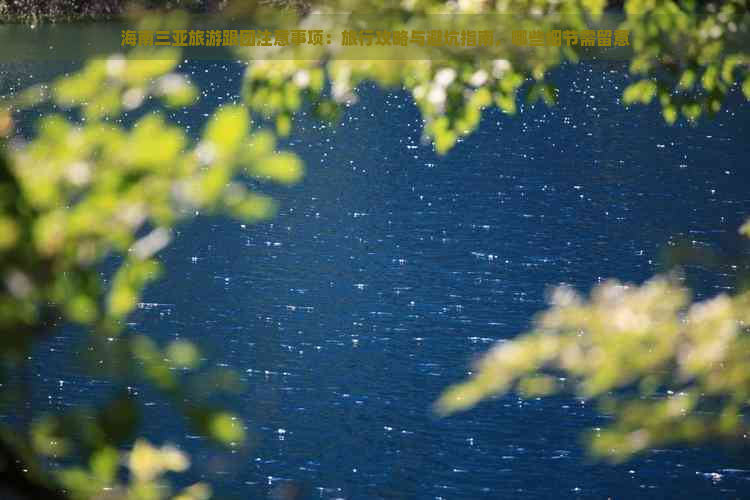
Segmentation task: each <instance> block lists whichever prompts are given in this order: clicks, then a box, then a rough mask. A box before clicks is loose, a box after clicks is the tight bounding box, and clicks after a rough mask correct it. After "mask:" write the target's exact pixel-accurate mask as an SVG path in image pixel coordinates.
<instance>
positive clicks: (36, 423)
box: [0, 19, 302, 500]
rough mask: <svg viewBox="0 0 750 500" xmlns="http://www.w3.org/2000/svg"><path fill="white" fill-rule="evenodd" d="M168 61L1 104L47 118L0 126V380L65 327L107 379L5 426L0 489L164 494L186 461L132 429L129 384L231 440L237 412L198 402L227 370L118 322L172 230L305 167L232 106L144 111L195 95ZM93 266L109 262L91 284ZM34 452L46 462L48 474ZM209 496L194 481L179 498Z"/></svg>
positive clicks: (134, 61)
mask: <svg viewBox="0 0 750 500" xmlns="http://www.w3.org/2000/svg"><path fill="white" fill-rule="evenodd" d="M144 22H153V21H144ZM160 22H169V19H167V20H162V21H160ZM146 56H147V57H146ZM179 61H180V53H179V51H177V50H173V49H171V48H169V49H166V50H162V51H160V52H158V53H156V52H151V53H149V54H142V53H138V52H133V53H131V54H130V55H129V56H128V57H124V56H116V57H111V58H109V59H103V60H93V61H90V62H89V63H87V64H86V66H85V67H84V68H83V69H82V70H81V71H80V72H78V73H75V74H72V75H70V76H65V77H62V78H60V79H58V80H56V81H55V82H53V83H52V84H51V85H49V86H46V85H45V86H39V87H34V88H32V89H29V90H27V91H25V92H23V93H22V94H20V95H19V96H17V98H16V99H15V102H14V103H11V104H12V105H14V106H15V107H23V108H28V107H30V106H35V105H36V106H40V107H39V108H35V109H36V110H42V112H43V114H44V117H43V118H42V119H40V120H39V121H38V124H37V128H36V132H35V133H34V134H33V138H32V139H31V140H30V141H28V142H26V141H25V140H24V139H23V138H22V137H21V136H12V133H11V130H12V127H13V123H12V119H11V118H10V114H8V113H6V114H4V115H3V117H2V120H0V122H2V124H3V129H4V130H3V131H4V133H5V135H6V136H8V135H10V136H11V137H10V139H9V144H7V145H6V144H3V149H2V157H1V158H0V160H1V163H0V279H1V280H2V281H0V366H1V367H2V377H3V381H4V382H5V381H18V380H22V379H23V371H24V369H25V367H26V366H27V363H28V360H29V354H30V353H31V352H32V348H33V347H34V346H35V345H36V344H37V343H38V342H39V341H41V340H42V339H43V338H44V337H46V336H50V335H54V334H55V333H56V332H57V331H59V328H61V327H62V326H65V327H66V328H69V329H70V330H72V331H75V332H76V333H77V334H78V335H79V339H80V341H81V342H82V343H83V345H84V347H83V349H82V351H83V352H84V353H86V356H85V357H86V361H87V369H88V370H89V372H90V375H91V376H92V377H96V378H99V379H101V378H105V377H106V378H108V379H109V380H110V381H111V385H110V390H109V393H110V394H109V396H108V397H106V398H104V401H103V402H102V403H101V404H96V405H94V404H93V403H92V404H91V406H86V405H81V404H79V405H77V406H76V408H75V409H74V410H71V411H67V412H64V413H56V412H53V413H48V412H35V413H34V414H33V415H31V418H32V420H31V422H24V421H23V419H19V420H17V421H15V420H14V421H13V422H8V423H6V424H4V425H3V429H4V430H3V432H2V435H1V436H0V466H3V465H2V464H6V465H4V466H3V467H5V474H6V475H7V474H9V473H10V472H11V469H12V467H16V468H20V469H23V470H27V471H28V473H24V474H23V475H22V476H21V477H20V478H19V480H18V481H16V482H13V481H6V483H8V484H5V483H4V484H2V485H0V486H2V487H6V488H10V489H11V490H13V493H14V494H20V495H23V496H26V497H29V496H31V497H41V496H44V497H45V498H47V497H49V498H55V497H57V496H59V495H61V494H62V493H61V492H63V491H64V492H65V493H66V495H69V496H71V497H73V498H81V499H89V498H94V497H97V498H99V497H100V495H105V496H106V498H108V499H128V500H158V499H162V498H167V497H170V498H171V496H172V495H173V492H172V490H171V489H170V488H169V483H168V482H166V481H165V480H164V477H163V474H164V473H166V472H170V471H175V472H179V471H182V470H184V469H186V468H187V466H188V464H189V462H188V459H187V457H186V456H184V454H182V453H180V452H179V451H177V450H176V449H175V448H173V447H169V446H167V447H153V446H151V445H149V444H148V443H146V442H145V441H143V440H138V439H137V438H136V437H137V434H138V432H139V428H138V421H139V415H140V405H139V397H138V394H139V393H138V390H131V389H132V387H136V388H137V387H140V386H141V385H143V384H149V385H151V386H153V387H155V388H156V389H158V390H159V391H161V394H162V395H163V397H164V398H165V399H166V400H167V401H169V402H171V403H172V404H173V405H174V406H175V407H176V408H178V409H179V410H181V411H182V413H183V414H184V415H185V417H186V419H187V423H188V425H190V426H192V427H193V428H194V429H196V430H197V431H199V432H201V433H203V434H204V435H206V436H208V437H209V438H211V439H213V441H214V442H216V443H219V444H222V445H224V446H227V447H230V448H232V449H241V447H242V446H243V442H244V439H245V434H246V432H245V426H244V424H243V423H242V421H241V420H240V419H239V417H237V416H236V415H234V414H233V413H231V412H229V411H228V410H226V409H222V408H218V407H216V406H214V405H213V404H211V402H210V399H211V398H210V397H209V396H210V393H215V392H216V391H220V392H221V391H223V392H230V393H232V392H236V391H237V390H239V389H241V384H240V383H239V378H238V376H237V375H236V374H234V372H231V371H229V370H226V369H215V368H210V367H205V366H201V355H200V352H199V350H198V348H197V346H195V345H194V344H193V343H192V342H190V341H188V340H184V339H179V340H174V341H172V342H168V343H166V344H165V345H160V344H159V343H157V342H156V341H154V340H153V339H151V338H150V337H149V336H148V335H147V334H144V333H140V332H137V331H133V330H132V328H130V327H129V326H128V323H127V322H126V318H127V317H128V316H129V315H130V313H131V312H132V311H133V310H134V309H135V308H136V307H137V305H138V302H139V297H140V296H141V294H142V292H143V289H144V287H145V286H146V285H147V284H148V283H150V282H152V281H153V280H154V279H155V278H156V277H157V276H158V275H159V272H160V269H161V264H160V262H159V260H158V257H157V255H158V253H159V252H160V251H161V250H162V249H163V248H164V247H165V246H166V245H168V244H169V242H170V241H171V239H172V235H173V230H174V228H175V227H176V226H177V225H178V224H180V223H182V222H184V221H186V220H188V219H190V218H193V217H194V216H195V215H197V214H200V213H208V214H228V215H231V216H234V217H237V218H240V219H242V220H245V221H250V222H254V221H258V220H262V219H265V218H267V217H269V216H270V215H272V213H273V211H274V202H273V200H272V199H271V198H269V197H268V196H265V195H263V194H260V193H258V192H256V191H255V190H253V189H251V188H250V186H251V185H258V184H259V183H262V182H266V181H272V182H276V183H282V184H290V183H294V182H296V181H297V180H298V179H299V178H300V176H301V175H302V165H301V162H300V161H299V160H298V159H297V157H296V156H295V155H293V154H292V153H289V152H279V151H277V150H276V147H275V138H274V136H273V134H272V133H270V132H268V131H261V130H258V129H257V128H254V127H253V126H252V122H251V118H250V115H249V112H248V111H247V109H246V108H245V107H244V106H238V105H226V106H223V107H221V108H219V109H218V110H216V112H215V113H214V114H213V115H212V116H211V117H210V118H208V120H207V124H206V126H205V128H204V130H203V133H202V135H201V136H200V138H199V139H198V140H193V139H191V138H190V137H188V135H187V134H186V132H185V130H183V129H182V128H181V127H178V126H175V125H173V124H171V123H170V122H169V120H168V119H167V118H166V117H165V116H164V115H163V112H162V111H160V110H162V109H163V106H161V105H157V106H155V109H154V110H152V111H148V110H146V109H144V108H146V104H151V103H154V104H155V103H156V102H157V101H160V102H161V103H163V104H164V105H165V106H167V107H170V106H171V107H184V106H188V105H191V104H192V103H193V102H194V101H195V98H196V96H197V95H198V93H197V91H196V89H195V88H194V87H193V85H192V84H191V82H190V81H189V80H188V79H187V78H186V77H185V76H184V75H182V74H179V73H177V72H176V71H175V70H176V69H177V66H178V63H179ZM51 106H54V107H53V108H52V109H53V111H52V112H50V107H51ZM149 107H154V106H149ZM4 142H5V141H4ZM105 261H106V262H107V263H108V266H109V265H112V264H114V265H115V270H114V272H112V274H111V275H110V274H107V276H106V278H102V276H101V275H100V271H101V269H102V267H101V266H102V264H103V263H104V262H105ZM207 387H208V388H209V390H206V388H207ZM13 388H15V390H14V389H13ZM0 397H2V404H4V405H8V406H11V405H12V407H15V408H19V407H26V406H29V401H30V400H31V398H32V397H33V395H32V394H31V393H29V392H28V391H26V390H24V386H23V384H5V383H3V391H2V392H0ZM131 447H132V451H131V452H130V453H129V454H128V453H127V452H124V451H123V450H125V449H127V448H131ZM46 461H51V462H52V463H53V464H57V466H56V467H54V470H53V474H52V476H53V477H52V478H50V477H48V476H49V475H48V474H47V472H46V468H45V467H44V466H43V465H42V464H43V463H45V462H46ZM11 464H12V467H11ZM20 464H23V465H20ZM76 464H78V465H76ZM13 470H15V469H13ZM6 477H10V476H6ZM123 478H125V479H127V481H125V482H122V479H123ZM34 488H36V490H34ZM33 491H37V492H39V491H44V492H46V493H45V494H44V495H40V494H38V493H33ZM209 493H210V491H209V489H208V487H207V486H206V485H204V484H198V485H194V486H192V487H189V488H188V489H185V490H183V491H182V492H180V493H179V494H178V496H177V497H176V498H180V499H182V500H188V499H192V500H198V499H202V498H206V497H207V496H208V494H209Z"/></svg>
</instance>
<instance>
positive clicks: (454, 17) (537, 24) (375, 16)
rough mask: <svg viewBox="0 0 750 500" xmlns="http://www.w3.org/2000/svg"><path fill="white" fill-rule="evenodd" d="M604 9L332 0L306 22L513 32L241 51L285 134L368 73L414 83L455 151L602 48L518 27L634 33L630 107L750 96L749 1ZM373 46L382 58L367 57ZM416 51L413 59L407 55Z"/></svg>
mask: <svg viewBox="0 0 750 500" xmlns="http://www.w3.org/2000/svg"><path fill="white" fill-rule="evenodd" d="M342 12H343V13H345V14H341V13H342ZM334 14H335V15H334ZM604 14H605V2H604V1H603V0H580V1H562V2H552V1H548V0H514V1H509V0H504V1H503V0H497V1H493V2H486V1H480V0H463V1H460V2H437V1H432V0H413V1H408V2H406V1H405V2H400V1H394V0H380V1H374V2H357V1H354V0H351V1H350V0H340V1H337V2H325V3H324V4H323V5H322V6H318V7H317V8H316V9H315V10H313V11H312V13H311V14H310V15H309V16H308V17H306V18H304V19H302V20H301V21H300V22H299V23H297V24H299V25H300V26H303V27H304V26H305V25H306V23H307V24H308V25H309V26H310V27H324V28H325V29H326V30H327V31H330V32H334V33H340V32H342V31H345V30H351V31H354V32H357V33H359V31H358V30H362V29H367V28H372V27H373V25H376V26H377V27H378V29H381V28H382V29H389V30H391V31H393V32H395V31H405V32H407V33H411V32H412V30H424V31H425V32H426V33H429V30H430V29H444V30H448V29H451V30H455V31H456V32H457V33H459V34H460V33H461V32H462V30H466V29H471V30H476V31H480V30H492V31H494V32H495V33H501V34H504V35H503V36H501V37H496V38H495V40H494V42H493V45H492V46H491V47H480V46H477V47H475V48H473V49H471V50H466V48H463V49H456V48H455V47H451V46H441V47H427V46H425V47H423V49H421V52H420V49H419V48H418V47H417V46H415V45H414V44H409V46H408V48H404V47H397V46H396V47H394V46H391V47H387V46H382V47H375V44H373V46H371V47H361V46H356V47H350V46H343V47H342V46H339V45H336V44H331V45H326V44H324V45H317V46H310V45H300V46H284V47H270V48H269V49H268V51H267V56H268V58H273V59H271V60H256V59H258V52H256V51H254V49H247V48H242V47H240V48H239V52H240V54H241V55H244V56H245V57H247V58H248V60H249V61H250V67H249V69H248V71H247V73H246V78H245V96H246V102H247V103H248V104H249V105H250V108H251V109H252V110H253V111H256V112H259V113H262V114H264V115H265V116H267V117H268V118H269V119H272V120H275V122H276V124H277V128H278V131H279V132H280V133H286V132H287V131H288V130H289V126H290V122H291V116H292V114H293V113H294V112H295V111H297V110H299V109H300V107H301V106H302V105H303V103H304V99H303V98H305V97H307V98H311V99H312V101H313V102H314V103H315V106H314V111H316V112H317V113H318V114H319V115H320V116H322V117H325V118H329V119H331V118H335V116H336V115H337V112H338V110H339V109H340V107H341V105H342V104H345V103H350V102H352V100H354V99H355V98H356V86H357V85H358V84H359V83H360V82H362V81H374V82H377V83H378V84H380V85H382V86H385V87H403V88H405V89H406V90H408V91H409V92H410V93H411V95H412V96H413V97H414V100H415V102H416V103H417V105H418V106H419V109H420V111H421V113H422V116H423V118H424V120H425V128H424V132H425V136H426V138H427V139H429V140H431V141H433V143H434V145H435V148H436V150H437V151H438V152H441V153H444V152H446V151H448V150H449V149H450V148H451V147H452V146H453V145H454V144H455V143H456V141H457V140H458V139H459V138H460V137H461V136H463V135H466V134H468V133H470V132H471V131H473V130H474V129H475V128H476V127H477V125H478V123H479V119H480V117H481V113H482V110H484V109H486V108H488V107H492V106H497V107H499V108H500V109H501V110H503V111H504V112H506V113H514V112H515V111H516V109H517V103H518V97H519V94H522V96H523V97H525V99H524V100H525V102H526V103H533V102H536V101H538V100H540V99H541V100H543V101H544V102H546V103H547V104H550V105H551V104H554V102H555V101H556V99H557V95H558V93H559V92H565V91H566V90H565V89H564V88H563V89H557V88H555V87H554V86H553V85H552V84H551V83H550V82H549V81H548V76H549V72H550V70H552V69H554V68H555V67H557V66H558V65H559V64H561V63H563V62H572V63H575V62H577V61H579V60H581V58H582V57H592V53H591V51H587V49H582V48H581V47H580V46H573V47H568V46H565V43H563V44H562V45H563V46H561V47H553V46H549V47H519V46H516V45H514V44H512V43H511V36H510V33H511V31H512V30H519V29H526V30H532V29H538V30H541V31H543V32H547V31H548V30H555V29H559V30H581V29H591V28H596V27H604V28H606V29H623V30H629V31H630V43H631V44H630V47H629V49H630V52H625V53H624V54H623V53H622V52H621V53H619V55H617V56H616V57H625V58H628V59H629V60H630V72H631V74H632V75H634V76H637V77H638V79H637V81H635V82H633V83H632V84H630V85H629V86H628V87H627V88H626V89H625V90H624V93H623V99H622V101H623V103H624V104H625V105H632V104H639V103H642V104H648V103H650V102H651V101H653V100H654V99H658V102H659V103H660V105H661V108H662V113H663V115H664V118H665V120H667V121H668V122H669V123H674V122H675V121H677V119H679V118H680V117H682V118H684V119H686V120H688V121H690V122H695V121H696V120H698V119H699V118H700V116H701V115H712V114H714V113H716V112H717V111H719V110H720V108H721V105H722V103H723V101H724V99H725V97H726V95H727V93H728V92H729V91H730V89H731V88H732V87H733V86H735V85H737V84H739V85H741V87H742V92H743V93H744V95H745V97H746V98H750V72H748V68H749V66H750V59H749V58H748V51H747V42H748V40H749V39H750V13H749V12H748V2H747V0H729V1H727V2H722V3H721V4H714V3H707V2H695V1H689V0H685V1H675V0H627V1H625V2H624V16H625V17H624V20H623V21H622V22H621V23H619V24H616V23H615V24H613V22H612V21H611V20H610V18H612V17H617V13H616V12H610V14H612V15H611V16H607V15H604ZM324 21H325V22H324ZM321 23H323V24H324V26H321ZM363 50H367V51H370V52H369V53H370V55H369V56H365V57H363V56H362V55H361V54H362V51H363ZM377 50H379V51H380V52H377ZM404 51H408V52H407V53H408V54H409V58H408V60H404V57H403V55H400V54H399V53H400V52H404ZM250 54H252V55H250ZM609 57H615V56H614V55H611V56H609ZM326 82H328V83H330V89H329V88H328V87H327V86H326V85H325V83H326Z"/></svg>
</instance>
